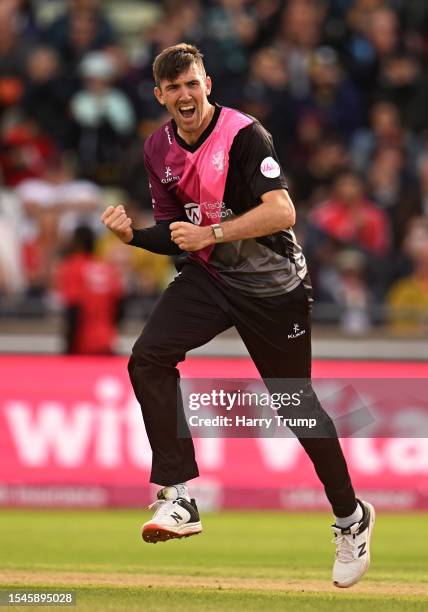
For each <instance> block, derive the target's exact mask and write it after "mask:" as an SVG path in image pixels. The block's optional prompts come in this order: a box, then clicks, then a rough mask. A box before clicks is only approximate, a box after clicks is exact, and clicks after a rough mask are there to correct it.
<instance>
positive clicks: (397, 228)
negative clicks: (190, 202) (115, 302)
mask: <svg viewBox="0 0 428 612" xmlns="http://www.w3.org/2000/svg"><path fill="white" fill-rule="evenodd" d="M47 3H49V4H51V5H57V8H58V10H57V11H56V16H55V17H54V18H52V20H51V21H48V22H46V20H41V19H40V18H39V16H40V7H41V6H42V5H43V4H47ZM131 4H132V3H127V4H126V7H124V9H123V10H131V9H130V6H131ZM134 4H136V5H138V6H139V8H141V5H145V6H147V8H148V9H150V15H152V18H151V19H150V20H148V21H147V22H145V26H144V27H141V28H136V29H134V31H133V34H132V36H133V39H132V41H131V40H128V37H127V34H126V32H124V31H123V30H121V29H120V27H119V25H120V24H119V22H118V23H116V22H115V20H114V19H113V18H112V17H111V16H110V15H111V14H112V13H111V12H110V10H109V9H110V7H112V5H113V3H110V2H108V1H106V2H101V1H100V0H68V1H66V2H64V1H59V0H38V1H37V2H35V1H34V2H31V1H30V0H2V1H1V2H0V304H3V310H4V305H5V304H7V303H12V304H13V305H14V306H13V308H16V307H17V306H16V305H17V304H18V303H21V305H22V304H25V303H28V300H29V298H31V299H33V300H39V302H38V303H39V304H42V310H43V308H49V304H50V303H51V302H52V295H55V293H53V292H54V291H56V295H59V296H61V291H62V299H63V301H66V300H67V296H66V295H65V294H66V293H67V292H66V291H64V290H61V286H62V284H61V282H60V281H59V280H58V275H59V272H58V270H62V269H63V266H64V263H66V261H67V258H69V257H72V256H73V255H72V250H73V249H72V247H71V244H72V240H71V239H72V237H75V232H76V230H77V229H78V228H82V227H85V228H87V229H88V230H90V231H91V232H92V233H93V236H94V254H93V257H96V258H97V261H98V260H100V261H103V262H104V263H105V264H106V265H108V266H111V274H112V275H114V274H116V273H119V276H120V279H121V287H122V289H121V296H122V298H123V299H125V300H127V299H129V298H135V300H137V303H141V304H144V303H146V304H147V303H149V304H150V303H151V300H153V299H154V298H155V297H156V295H157V294H158V293H159V292H160V291H161V290H162V288H163V287H164V286H165V284H166V283H167V282H168V280H169V279H170V277H171V273H172V272H171V270H172V267H171V262H170V261H169V259H168V258H166V257H160V256H153V255H151V254H149V253H146V252H144V251H142V250H137V249H131V248H129V247H126V246H125V245H122V244H121V243H119V241H118V240H116V239H115V238H114V237H112V236H109V235H106V234H105V232H104V231H103V226H102V225H101V224H100V222H99V214H100V211H101V210H102V209H103V208H104V206H105V205H106V204H107V203H110V202H112V201H116V202H118V201H120V202H122V203H124V204H125V205H126V206H127V207H128V208H129V209H130V210H131V211H132V216H133V218H134V223H135V225H136V226H139V227H142V226H144V225H147V224H151V222H152V221H151V201H150V196H149V193H148V185H147V180H146V175H145V170H144V165H143V159H142V147H143V143H144V139H145V138H146V137H147V135H149V134H150V133H151V132H152V131H153V130H154V129H155V128H156V127H158V126H159V125H160V124H161V123H162V122H163V121H165V119H166V117H165V115H164V114H163V109H162V107H160V106H159V105H158V104H157V103H156V101H155V100H154V98H153V94H152V91H153V82H152V74H151V64H152V62H153V59H154V57H155V56H156V54H157V53H159V52H160V51H161V50H162V49H163V48H165V47H166V46H169V45H172V44H175V43H177V42H182V41H186V42H190V43H193V44H196V45H197V46H198V47H199V48H200V49H201V50H202V52H203V53H204V55H205V58H204V59H205V63H206V68H207V72H208V73H209V74H210V75H211V77H212V78H213V82H214V88H213V93H212V96H211V100H212V101H216V102H218V103H220V104H223V105H228V106H233V107H237V108H240V109H242V110H243V111H244V112H246V113H249V114H251V115H253V116H255V117H257V118H258V119H259V120H260V121H261V122H262V123H263V124H264V125H265V127H267V129H268V130H269V131H270V132H271V133H272V134H273V137H274V142H275V145H276V149H277V153H278V156H279V158H280V160H281V162H282V164H283V167H284V169H285V171H286V174H287V177H288V181H289V188H290V193H291V196H292V198H293V201H294V203H295V206H296V209H297V212H298V224H297V227H296V232H297V234H298V238H299V240H300V242H301V243H302V244H303V246H304V248H305V251H306V254H307V257H308V260H309V266H310V272H311V276H312V280H313V283H314V288H315V293H316V297H317V301H318V307H317V310H316V311H315V316H316V317H317V319H318V320H320V321H325V322H331V323H339V324H340V325H341V326H342V328H343V329H344V330H345V331H347V332H348V333H355V334H363V333H366V332H367V331H369V330H370V329H372V328H373V327H375V326H381V325H385V324H386V325H388V326H389V328H390V329H391V330H393V331H394V332H396V333H405V334H411V333H415V334H419V335H420V334H421V333H427V332H428V72H427V71H426V64H427V60H428V2H426V1H425V0H187V1H186V2H185V3H184V2H181V1H174V0H164V1H163V2H149V1H147V2H143V1H141V0H139V2H137V3H134ZM91 256H92V255H91ZM59 276H61V275H59ZM142 309H143V306H142ZM24 310H25V307H24Z"/></svg>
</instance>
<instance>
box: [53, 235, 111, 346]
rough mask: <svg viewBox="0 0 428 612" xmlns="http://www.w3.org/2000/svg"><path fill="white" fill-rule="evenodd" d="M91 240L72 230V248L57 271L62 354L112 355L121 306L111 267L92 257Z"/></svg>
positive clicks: (89, 237) (92, 237) (90, 236)
mask: <svg viewBox="0 0 428 612" xmlns="http://www.w3.org/2000/svg"><path fill="white" fill-rule="evenodd" d="M94 247H95V236H94V234H93V232H92V230H91V229H90V228H89V227H86V226H79V227H77V228H76V230H75V232H74V235H73V240H72V248H71V252H70V253H69V255H67V256H66V257H65V259H64V260H63V262H62V264H61V265H60V267H59V270H58V277H57V288H58V291H59V294H60V296H61V298H62V300H63V302H64V305H65V313H64V314H65V326H64V327H65V352H66V353H68V354H92V355H95V354H97V355H100V354H105V355H107V354H112V353H113V347H114V342H115V339H116V333H117V324H118V322H119V318H120V311H121V305H122V302H123V288H122V282H121V279H120V276H119V273H118V272H117V270H116V269H115V267H114V266H112V265H111V264H108V263H106V262H104V261H101V260H100V259H98V258H97V257H96V256H95V255H94Z"/></svg>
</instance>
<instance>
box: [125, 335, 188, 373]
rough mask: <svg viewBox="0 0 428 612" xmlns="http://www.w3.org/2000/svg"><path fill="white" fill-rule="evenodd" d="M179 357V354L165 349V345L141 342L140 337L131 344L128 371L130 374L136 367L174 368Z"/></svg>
mask: <svg viewBox="0 0 428 612" xmlns="http://www.w3.org/2000/svg"><path fill="white" fill-rule="evenodd" d="M180 359H181V357H180V356H179V355H176V354H175V353H174V352H172V351H171V352H170V351H168V350H166V349H165V347H162V346H158V345H152V344H150V343H148V342H142V341H141V339H140V340H139V341H137V342H136V343H135V345H134V346H133V349H132V356H131V358H130V360H129V363H128V371H129V373H130V374H132V372H133V371H134V370H135V369H136V368H138V369H141V368H144V369H151V368H153V367H154V368H156V367H160V368H165V367H166V368H169V367H174V368H175V366H176V365H177V363H178V362H179V361H180Z"/></svg>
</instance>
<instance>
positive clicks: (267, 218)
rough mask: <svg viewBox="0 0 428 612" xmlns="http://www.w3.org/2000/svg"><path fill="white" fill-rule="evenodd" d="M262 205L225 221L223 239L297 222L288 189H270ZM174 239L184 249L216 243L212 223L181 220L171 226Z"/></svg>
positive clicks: (265, 232) (263, 233) (271, 231)
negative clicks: (194, 223) (205, 223)
mask: <svg viewBox="0 0 428 612" xmlns="http://www.w3.org/2000/svg"><path fill="white" fill-rule="evenodd" d="M261 200H262V201H261V204H259V205H258V206H256V207H254V208H252V209H251V210H248V211H247V212H246V213H244V214H243V215H240V216H239V217H234V218H233V219H230V220H228V221H224V222H223V223H222V224H221V229H222V230H223V239H222V242H232V241H233V240H245V239H247V238H260V237H261V236H268V235H270V234H275V233H276V232H279V231H281V230H284V229H287V228H289V227H291V226H293V225H294V223H295V222H296V213H295V210H294V206H293V202H292V201H291V198H290V196H289V195H288V192H287V191H286V190H285V189H275V190H274V191H268V192H266V193H264V194H263V195H262V196H261ZM170 229H171V239H172V240H173V241H174V242H175V243H176V244H177V245H178V246H179V247H180V249H182V250H184V251H198V250H199V249H203V248H204V247H206V246H209V245H211V244H214V243H215V242H216V240H215V235H214V232H213V229H212V227H211V225H205V226H200V225H193V224H192V223H186V222H182V221H177V222H175V223H172V224H171V225H170Z"/></svg>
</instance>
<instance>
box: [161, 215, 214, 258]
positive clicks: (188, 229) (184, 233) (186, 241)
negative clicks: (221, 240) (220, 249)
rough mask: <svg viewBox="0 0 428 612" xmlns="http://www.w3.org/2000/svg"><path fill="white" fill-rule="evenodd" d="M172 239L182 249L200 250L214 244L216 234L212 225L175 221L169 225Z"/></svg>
mask: <svg viewBox="0 0 428 612" xmlns="http://www.w3.org/2000/svg"><path fill="white" fill-rule="evenodd" d="M169 229H170V230H171V240H172V241H173V242H175V244H177V245H178V246H179V247H180V249H181V250H182V251H199V250H200V249H203V248H204V247H206V246H209V245H210V244H214V242H215V240H214V234H213V231H212V229H211V226H210V225H193V223H187V222H186V221H174V223H171V225H170V226H169Z"/></svg>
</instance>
